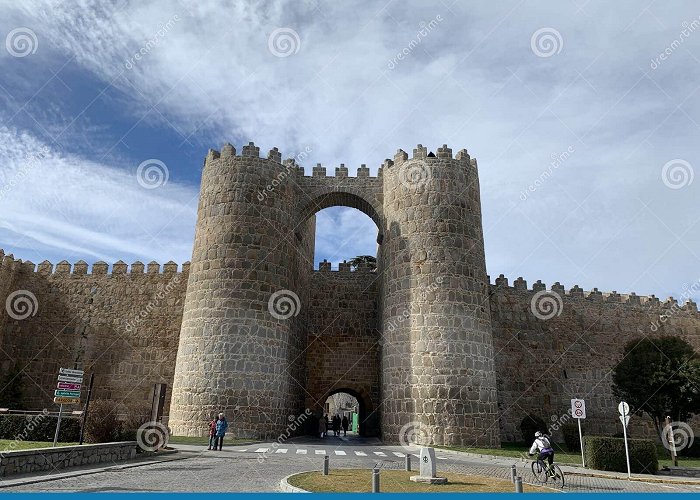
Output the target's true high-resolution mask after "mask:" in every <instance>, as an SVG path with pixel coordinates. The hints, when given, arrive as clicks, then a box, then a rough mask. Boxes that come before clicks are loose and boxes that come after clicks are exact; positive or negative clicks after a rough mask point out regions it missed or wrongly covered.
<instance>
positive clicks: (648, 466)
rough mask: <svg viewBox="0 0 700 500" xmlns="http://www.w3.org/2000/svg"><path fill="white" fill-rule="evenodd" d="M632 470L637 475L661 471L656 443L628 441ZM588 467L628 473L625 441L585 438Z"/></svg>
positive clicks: (595, 437)
mask: <svg viewBox="0 0 700 500" xmlns="http://www.w3.org/2000/svg"><path fill="white" fill-rule="evenodd" d="M627 442H628V445H629V450H630V469H631V471H632V472H635V473H643V474H655V473H656V471H658V470H659V459H658V457H657V455H656V443H655V442H654V441H652V440H651V439H628V440H627ZM583 444H584V448H585V450H584V455H585V457H586V465H587V466H588V467H590V468H592V469H598V470H607V471H615V472H627V460H626V458H625V440H624V439H619V438H613V437H600V436H584V437H583Z"/></svg>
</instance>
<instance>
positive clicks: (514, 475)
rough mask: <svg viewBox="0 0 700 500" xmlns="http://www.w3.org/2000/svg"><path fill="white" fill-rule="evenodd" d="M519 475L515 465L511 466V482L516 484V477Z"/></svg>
mask: <svg viewBox="0 0 700 500" xmlns="http://www.w3.org/2000/svg"><path fill="white" fill-rule="evenodd" d="M517 475H518V473H517V472H516V470H515V465H511V466H510V482H511V483H513V484H515V477H516V476H517Z"/></svg>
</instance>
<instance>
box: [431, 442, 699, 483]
mask: <svg viewBox="0 0 700 500" xmlns="http://www.w3.org/2000/svg"><path fill="white" fill-rule="evenodd" d="M441 451H442V452H444V453H445V454H447V455H449V454H456V455H462V456H467V457H470V458H478V459H479V460H481V461H484V462H486V463H490V464H493V465H500V466H503V467H510V466H512V465H515V466H516V468H517V469H528V470H529V469H530V466H531V465H530V464H531V461H530V460H525V459H523V458H515V457H502V456H498V455H483V454H477V453H469V452H466V451H454V450H445V449H441ZM559 466H560V467H561V469H562V470H563V471H564V472H565V473H566V474H570V475H574V476H583V477H600V478H605V479H622V480H627V479H628V478H627V473H624V472H610V471H602V470H596V469H589V468H584V467H581V466H580V465H574V464H566V465H564V464H561V463H560V464H559ZM631 480H632V481H644V482H649V483H668V484H685V485H694V486H698V487H700V478H696V477H685V476H684V477H673V476H667V475H661V474H632V478H631Z"/></svg>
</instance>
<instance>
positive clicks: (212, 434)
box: [207, 415, 217, 450]
mask: <svg viewBox="0 0 700 500" xmlns="http://www.w3.org/2000/svg"><path fill="white" fill-rule="evenodd" d="M216 420H217V419H216V415H214V416H213V417H211V421H210V422H209V448H207V450H211V449H212V448H216Z"/></svg>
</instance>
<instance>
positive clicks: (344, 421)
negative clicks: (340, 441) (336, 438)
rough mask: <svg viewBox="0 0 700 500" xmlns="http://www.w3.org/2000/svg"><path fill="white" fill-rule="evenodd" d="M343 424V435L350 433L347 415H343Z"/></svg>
mask: <svg viewBox="0 0 700 500" xmlns="http://www.w3.org/2000/svg"><path fill="white" fill-rule="evenodd" d="M341 424H342V426H343V436H347V435H348V425H349V422H348V416H347V415H343V421H342V422H341Z"/></svg>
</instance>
